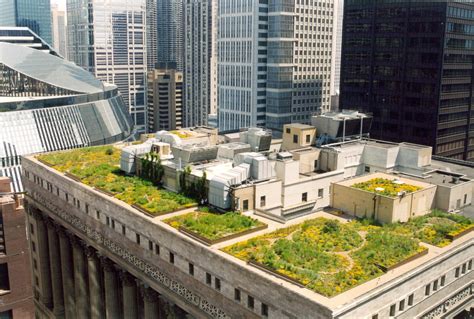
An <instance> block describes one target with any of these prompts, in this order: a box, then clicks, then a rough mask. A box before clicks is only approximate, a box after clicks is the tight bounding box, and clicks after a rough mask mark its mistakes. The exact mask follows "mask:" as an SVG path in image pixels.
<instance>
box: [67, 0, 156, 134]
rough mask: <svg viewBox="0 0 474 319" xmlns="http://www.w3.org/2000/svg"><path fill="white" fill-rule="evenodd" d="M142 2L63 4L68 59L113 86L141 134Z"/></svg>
mask: <svg viewBox="0 0 474 319" xmlns="http://www.w3.org/2000/svg"><path fill="white" fill-rule="evenodd" d="M146 8H147V1H146V0H134V1H129V0H114V1H106V0H67V20H68V35H67V38H68V57H69V59H70V60H71V61H74V62H75V63H76V64H78V65H79V66H81V67H83V68H84V69H86V70H88V71H90V72H92V73H93V74H94V75H95V76H96V77H97V78H99V79H101V80H103V81H106V82H109V83H113V84H115V85H117V87H118V89H119V91H120V92H121V94H122V95H123V99H124V101H125V103H126V105H128V108H129V112H130V114H131V116H132V118H133V120H134V123H135V125H136V129H137V130H138V131H139V132H145V130H146V125H145V118H146V97H145V96H146V71H147V50H146V45H147V43H146V14H147V13H146Z"/></svg>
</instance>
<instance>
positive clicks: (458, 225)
mask: <svg viewBox="0 0 474 319" xmlns="http://www.w3.org/2000/svg"><path fill="white" fill-rule="evenodd" d="M384 227H386V228H387V229H390V230H391V231H393V232H396V233H400V234H404V235H409V236H412V237H414V238H418V239H419V240H421V241H423V242H425V243H427V244H431V245H435V246H438V247H444V246H447V245H449V244H450V243H451V242H452V241H453V238H456V237H457V236H459V235H460V234H462V233H464V232H467V231H469V230H474V221H473V220H472V219H469V218H467V217H464V216H461V215H456V214H450V213H446V212H443V211H440V210H434V211H432V212H431V213H430V214H428V215H424V216H420V217H415V218H412V219H410V220H409V221H408V222H407V223H393V224H388V225H385V226H384Z"/></svg>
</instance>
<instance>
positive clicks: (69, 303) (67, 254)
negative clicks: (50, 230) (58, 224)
mask: <svg viewBox="0 0 474 319" xmlns="http://www.w3.org/2000/svg"><path fill="white" fill-rule="evenodd" d="M59 246H60V248H61V275H62V282H63V292H64V308H65V314H66V318H67V319H73V318H75V316H76V308H75V301H74V266H73V263H72V254H71V243H70V241H69V236H68V235H67V234H66V232H64V231H61V232H59Z"/></svg>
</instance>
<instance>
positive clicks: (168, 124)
mask: <svg viewBox="0 0 474 319" xmlns="http://www.w3.org/2000/svg"><path fill="white" fill-rule="evenodd" d="M147 113H148V122H147V127H148V131H149V132H157V131H160V130H175V129H178V128H181V126H182V125H183V73H182V72H178V71H177V70H176V65H175V64H174V63H170V64H168V65H166V64H158V69H154V70H150V71H148V110H147Z"/></svg>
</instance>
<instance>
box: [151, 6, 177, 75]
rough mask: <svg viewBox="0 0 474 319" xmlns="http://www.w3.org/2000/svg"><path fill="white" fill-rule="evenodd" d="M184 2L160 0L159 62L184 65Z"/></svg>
mask: <svg viewBox="0 0 474 319" xmlns="http://www.w3.org/2000/svg"><path fill="white" fill-rule="evenodd" d="M183 6H184V2H183V0H158V10H157V12H156V13H157V17H158V63H165V64H166V63H176V68H177V70H178V71H180V72H182V71H183V67H184V16H183V10H184V7H183Z"/></svg>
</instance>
